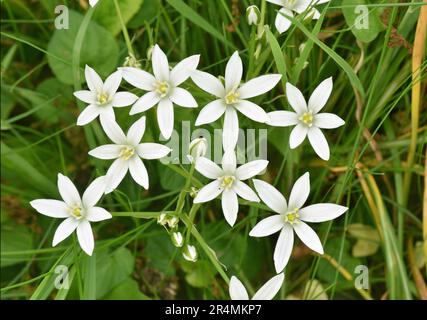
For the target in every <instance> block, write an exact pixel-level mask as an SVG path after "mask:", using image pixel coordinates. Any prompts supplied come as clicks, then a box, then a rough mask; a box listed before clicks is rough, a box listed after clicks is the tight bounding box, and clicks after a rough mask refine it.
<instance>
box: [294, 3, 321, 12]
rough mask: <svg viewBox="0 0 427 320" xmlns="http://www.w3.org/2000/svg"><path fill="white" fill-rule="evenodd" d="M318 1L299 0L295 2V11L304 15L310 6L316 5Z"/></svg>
mask: <svg viewBox="0 0 427 320" xmlns="http://www.w3.org/2000/svg"><path fill="white" fill-rule="evenodd" d="M315 2H316V0H298V1H296V2H295V4H294V7H293V10H294V11H296V12H297V13H303V12H304V11H305V10H307V8H308V7H309V6H310V4H312V5H314V4H315Z"/></svg>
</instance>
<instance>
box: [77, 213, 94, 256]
mask: <svg viewBox="0 0 427 320" xmlns="http://www.w3.org/2000/svg"><path fill="white" fill-rule="evenodd" d="M77 239H78V240H79V244H80V247H81V248H82V250H83V251H84V252H86V253H87V254H88V255H90V256H91V255H92V252H93V248H94V246H95V241H94V239H93V233H92V227H91V226H90V223H89V221H87V220H82V221H81V222H80V223H79V225H78V226H77Z"/></svg>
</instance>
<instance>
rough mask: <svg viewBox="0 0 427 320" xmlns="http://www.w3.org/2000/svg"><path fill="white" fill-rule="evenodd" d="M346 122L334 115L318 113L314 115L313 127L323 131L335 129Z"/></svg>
mask: <svg viewBox="0 0 427 320" xmlns="http://www.w3.org/2000/svg"><path fill="white" fill-rule="evenodd" d="M344 123H345V122H344V120H343V119H341V118H340V117H338V116H337V115H335V114H333V113H318V114H315V115H314V119H313V125H314V126H315V127H318V128H321V129H335V128H338V127H341V126H342V125H344Z"/></svg>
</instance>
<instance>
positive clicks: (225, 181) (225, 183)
mask: <svg viewBox="0 0 427 320" xmlns="http://www.w3.org/2000/svg"><path fill="white" fill-rule="evenodd" d="M234 180H236V178H235V177H234V176H224V177H222V181H221V187H222V188H224V189H230V188H231V186H232V185H233V183H234Z"/></svg>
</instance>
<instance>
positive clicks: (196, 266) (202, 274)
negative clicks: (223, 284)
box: [185, 260, 216, 288]
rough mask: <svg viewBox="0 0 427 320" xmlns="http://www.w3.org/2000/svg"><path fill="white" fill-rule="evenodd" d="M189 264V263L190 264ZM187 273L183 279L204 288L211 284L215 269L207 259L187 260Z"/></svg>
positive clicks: (194, 285)
mask: <svg viewBox="0 0 427 320" xmlns="http://www.w3.org/2000/svg"><path fill="white" fill-rule="evenodd" d="M190 264H191V265H190ZM188 265H189V268H187V270H188V271H187V274H186V276H185V280H187V282H188V283H189V284H190V285H192V286H193V287H196V288H206V287H208V286H210V285H211V284H212V281H213V280H214V275H215V274H216V271H215V270H213V267H212V264H211V263H210V262H209V261H207V260H200V261H197V262H196V263H192V262H188Z"/></svg>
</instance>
